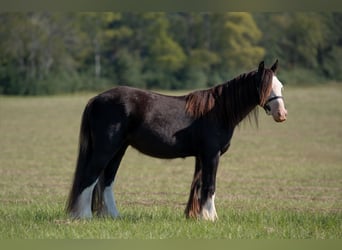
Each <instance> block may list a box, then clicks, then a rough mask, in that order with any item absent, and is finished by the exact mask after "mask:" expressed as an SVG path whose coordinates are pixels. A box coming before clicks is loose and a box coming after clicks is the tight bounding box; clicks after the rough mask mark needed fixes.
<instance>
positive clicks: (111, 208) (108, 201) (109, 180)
mask: <svg viewBox="0 0 342 250" xmlns="http://www.w3.org/2000/svg"><path fill="white" fill-rule="evenodd" d="M126 149H127V145H124V146H121V147H120V149H119V150H118V152H117V153H116V154H115V156H114V158H113V159H112V160H111V161H110V162H109V164H108V165H107V166H106V169H105V170H104V173H103V178H104V179H103V185H104V188H103V200H104V207H103V208H102V211H101V215H103V216H110V217H112V218H116V217H118V216H119V212H118V210H117V208H116V202H115V197H114V193H113V184H114V179H115V176H116V173H117V170H118V169H119V165H120V162H121V160H122V157H123V155H124V153H125V151H126Z"/></svg>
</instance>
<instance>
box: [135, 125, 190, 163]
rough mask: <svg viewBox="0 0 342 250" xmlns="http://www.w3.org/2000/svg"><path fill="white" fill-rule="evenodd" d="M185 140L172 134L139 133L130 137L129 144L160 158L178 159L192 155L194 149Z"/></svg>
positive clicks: (146, 131)
mask: <svg viewBox="0 0 342 250" xmlns="http://www.w3.org/2000/svg"><path fill="white" fill-rule="evenodd" d="M184 139H185V138H179V137H177V136H176V135H175V134H173V133H171V134H168V133H157V132H156V131H153V132H152V131H148V130H145V131H138V132H137V133H134V134H132V135H131V136H130V139H129V144H130V145H131V146H132V147H133V148H135V149H137V150H138V151H140V152H142V153H144V154H146V155H149V156H153V157H158V158H177V157H186V156H190V155H192V151H193V150H192V147H191V145H190V143H189V141H187V140H184Z"/></svg>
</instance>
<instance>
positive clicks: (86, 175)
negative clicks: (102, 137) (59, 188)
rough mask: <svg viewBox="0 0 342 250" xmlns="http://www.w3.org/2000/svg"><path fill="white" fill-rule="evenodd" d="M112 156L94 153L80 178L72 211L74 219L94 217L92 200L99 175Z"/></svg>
mask: <svg viewBox="0 0 342 250" xmlns="http://www.w3.org/2000/svg"><path fill="white" fill-rule="evenodd" d="M110 157H111V156H110V154H106V153H104V152H96V151H95V152H93V153H92V155H91V157H90V159H89V162H88V163H87V166H86V168H85V171H84V172H83V173H82V176H80V177H79V178H80V182H79V185H80V187H79V190H80V194H79V195H78V197H77V203H76V205H75V207H74V209H73V210H72V211H71V216H72V217H73V218H91V217H92V198H93V191H94V188H95V186H96V184H97V183H98V180H99V175H100V173H101V172H102V171H103V169H104V167H105V166H106V164H107V163H108V162H109V160H110Z"/></svg>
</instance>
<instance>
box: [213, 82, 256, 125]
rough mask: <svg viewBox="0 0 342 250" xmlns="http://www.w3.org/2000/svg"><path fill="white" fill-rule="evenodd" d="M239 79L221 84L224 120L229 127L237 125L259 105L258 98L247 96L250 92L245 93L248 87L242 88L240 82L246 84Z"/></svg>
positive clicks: (221, 103)
mask: <svg viewBox="0 0 342 250" xmlns="http://www.w3.org/2000/svg"><path fill="white" fill-rule="evenodd" d="M241 81H242V80H240V81H237V80H235V79H234V80H232V81H229V82H227V83H225V84H222V85H221V86H220V88H221V89H220V90H219V89H218V90H217V92H221V95H220V96H221V97H220V98H221V101H220V105H221V110H222V111H221V113H222V115H223V116H224V117H223V121H225V123H227V125H228V126H229V127H235V126H236V125H238V124H239V123H240V122H241V121H242V120H243V119H245V118H246V117H247V116H248V115H249V114H250V113H251V112H252V111H253V110H254V109H255V107H256V106H257V105H258V103H257V100H256V98H247V97H248V94H249V93H243V91H246V89H247V90H248V88H244V89H243V88H240V87H241V86H238V84H240V85H241V84H246V83H245V82H241Z"/></svg>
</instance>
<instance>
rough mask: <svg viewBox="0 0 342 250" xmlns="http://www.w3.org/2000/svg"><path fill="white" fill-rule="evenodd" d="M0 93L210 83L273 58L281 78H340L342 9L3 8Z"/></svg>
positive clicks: (297, 81)
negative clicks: (129, 10)
mask: <svg viewBox="0 0 342 250" xmlns="http://www.w3.org/2000/svg"><path fill="white" fill-rule="evenodd" d="M0 22H1V26H0V94H17V95H38V94H55V93H66V92H77V91H89V90H103V89H106V88H109V87H112V86H115V85H130V86H135V87H141V88H148V89H194V88H205V87H209V86H212V85H215V84H218V83H221V82H223V81H226V80H228V79H231V78H233V77H235V76H237V75H238V74H240V73H242V72H246V71H249V70H252V69H255V68H256V66H257V64H258V63H259V61H261V60H265V61H266V64H271V63H273V62H274V60H275V59H277V58H278V59H279V61H280V65H281V74H282V81H284V82H285V83H293V84H308V83H313V82H327V81H341V80H342V64H341V60H340V58H342V13H334V12H331V13H328V12H322V13H320V12H280V13H248V12H227V13H214V12H213V13H212V12H208V13H206V12H203V13H199V12H195V13H191V12H177V13H164V12H142V13H139V12H138V13H134V12H75V13H73V12H70V13H59V12H52V13H51V12H20V13H14V12H11V13H6V12H3V13H0Z"/></svg>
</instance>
